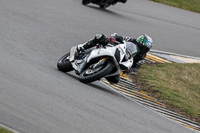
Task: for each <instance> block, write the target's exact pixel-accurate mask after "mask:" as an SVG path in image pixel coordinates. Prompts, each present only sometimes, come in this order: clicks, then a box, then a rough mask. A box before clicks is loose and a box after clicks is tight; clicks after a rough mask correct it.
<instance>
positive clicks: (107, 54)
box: [57, 41, 137, 83]
mask: <svg viewBox="0 0 200 133" xmlns="http://www.w3.org/2000/svg"><path fill="white" fill-rule="evenodd" d="M76 49H77V46H73V47H72V48H71V51H70V53H67V54H65V55H64V56H63V57H61V58H60V59H59V61H58V63H57V68H58V69H59V70H60V71H62V72H69V71H72V70H75V73H76V74H77V75H79V80H80V81H81V82H83V83H90V82H94V81H96V80H100V79H101V78H104V77H105V78H106V79H107V80H108V81H109V79H112V77H114V76H116V75H119V74H120V70H122V71H126V70H127V69H130V67H131V66H132V64H133V57H134V56H135V55H136V54H137V46H136V45H135V44H133V43H131V42H125V41H123V42H121V43H120V42H115V43H114V44H108V45H106V46H100V45H98V46H96V47H93V48H90V49H87V50H85V51H82V52H77V50H76ZM109 82H111V81H109Z"/></svg>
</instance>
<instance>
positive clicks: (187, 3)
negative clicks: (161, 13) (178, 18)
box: [151, 0, 200, 13]
mask: <svg viewBox="0 0 200 133" xmlns="http://www.w3.org/2000/svg"><path fill="white" fill-rule="evenodd" d="M151 1H154V2H159V3H163V4H166V5H170V6H174V7H178V8H181V9H185V10H189V11H192V12H197V13H200V0H151Z"/></svg>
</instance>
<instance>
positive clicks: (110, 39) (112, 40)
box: [108, 36, 116, 44]
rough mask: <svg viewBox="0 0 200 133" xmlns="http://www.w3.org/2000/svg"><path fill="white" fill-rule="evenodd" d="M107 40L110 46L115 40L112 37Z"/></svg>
mask: <svg viewBox="0 0 200 133" xmlns="http://www.w3.org/2000/svg"><path fill="white" fill-rule="evenodd" d="M108 40H109V42H110V43H111V44H113V43H114V42H115V41H116V40H115V38H114V37H112V36H111V37H110V38H108Z"/></svg>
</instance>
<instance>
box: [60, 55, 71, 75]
mask: <svg viewBox="0 0 200 133" xmlns="http://www.w3.org/2000/svg"><path fill="white" fill-rule="evenodd" d="M69 55H70V53H67V54H66V55H64V56H63V57H61V58H60V59H59V61H58V63H57V68H58V70H60V71H62V72H69V71H72V70H73V67H72V64H71V62H70V61H69Z"/></svg>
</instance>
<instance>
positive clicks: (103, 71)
mask: <svg viewBox="0 0 200 133" xmlns="http://www.w3.org/2000/svg"><path fill="white" fill-rule="evenodd" d="M90 69H91V68H90V67H89V68H87V69H86V70H84V71H83V72H82V73H81V74H80V77H79V80H80V81H81V82H83V83H90V82H94V81H96V80H100V79H101V78H103V77H105V76H106V75H108V74H109V73H110V72H111V71H112V69H113V67H112V64H111V63H109V62H106V64H104V66H103V67H102V68H100V70H98V71H95V70H94V69H93V71H95V72H94V73H89V74H88V71H90ZM97 69H99V68H97Z"/></svg>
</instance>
